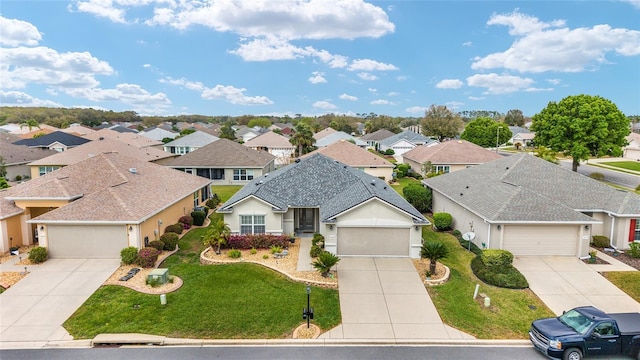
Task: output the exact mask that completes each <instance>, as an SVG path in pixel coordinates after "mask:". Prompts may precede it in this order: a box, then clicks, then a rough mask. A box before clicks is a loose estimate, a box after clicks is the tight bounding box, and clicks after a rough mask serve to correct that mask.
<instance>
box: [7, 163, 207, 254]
mask: <svg viewBox="0 0 640 360" xmlns="http://www.w3.org/2000/svg"><path fill="white" fill-rule="evenodd" d="M208 184H209V181H208V180H207V179H202V178H200V177H197V176H193V175H189V174H185V173H181V172H179V171H175V170H173V169H170V168H168V167H165V166H162V165H157V164H153V163H150V162H147V161H141V160H138V159H134V158H131V157H129V156H125V155H123V154H119V153H106V154H96V155H95V156H92V157H90V158H87V159H85V160H83V161H80V162H78V163H75V164H72V165H69V166H66V167H64V168H61V169H59V170H57V171H55V172H53V173H50V174H47V175H44V176H41V177H39V178H36V179H32V180H30V181H27V182H25V183H22V184H18V185H16V186H14V187H11V188H9V189H6V190H3V191H0V196H1V199H0V235H1V236H0V237H1V238H2V242H0V251H1V252H5V251H8V249H9V247H11V246H19V245H29V244H33V243H38V244H39V245H40V246H44V247H46V248H47V249H48V252H49V256H50V257H51V258H105V259H115V258H119V257H120V251H121V250H122V249H123V248H125V247H128V246H135V247H137V248H141V247H144V246H145V244H147V243H148V242H149V241H152V240H155V239H158V238H159V236H160V235H162V234H163V233H164V229H165V227H166V226H167V225H171V224H175V223H176V222H177V221H178V219H179V218H180V217H181V216H183V215H188V214H190V213H191V211H192V210H193V208H194V206H199V205H201V204H202V203H203V202H204V201H206V200H207V199H208V198H209V196H210V192H209V187H208Z"/></svg>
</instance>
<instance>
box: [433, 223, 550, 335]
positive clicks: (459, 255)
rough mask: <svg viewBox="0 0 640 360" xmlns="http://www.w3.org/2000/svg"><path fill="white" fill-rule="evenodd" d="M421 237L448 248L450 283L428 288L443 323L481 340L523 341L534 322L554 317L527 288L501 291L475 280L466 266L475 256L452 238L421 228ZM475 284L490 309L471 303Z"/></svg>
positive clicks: (447, 261)
mask: <svg viewBox="0 0 640 360" xmlns="http://www.w3.org/2000/svg"><path fill="white" fill-rule="evenodd" d="M423 237H424V239H425V240H439V241H442V242H444V243H445V244H446V246H447V248H448V249H449V256H448V257H447V258H445V259H443V260H442V263H443V264H445V265H447V266H448V267H449V268H450V270H451V277H450V279H449V281H448V282H447V283H445V284H443V285H439V286H433V287H429V288H427V290H428V292H429V295H430V296H431V299H432V300H433V302H434V304H435V305H436V308H437V309H438V312H439V313H440V316H441V317H442V320H443V321H444V322H445V323H446V324H448V325H450V326H453V327H455V328H457V329H459V330H461V331H464V332H466V333H468V334H471V335H473V336H475V337H477V338H480V339H526V338H527V332H528V330H529V327H530V326H531V322H532V321H533V320H535V319H539V318H543V317H553V316H554V314H553V312H551V310H549V309H548V308H547V307H546V305H545V304H544V303H543V302H542V301H541V300H540V299H539V298H538V297H537V296H536V295H535V294H534V293H533V292H532V291H531V290H529V289H525V290H512V289H503V288H498V287H495V286H491V285H487V284H485V283H483V282H481V281H480V280H478V278H476V277H475V275H473V272H472V271H471V267H470V265H469V264H470V262H471V259H472V258H473V257H474V254H472V253H470V252H468V251H467V250H465V249H463V248H462V247H461V246H460V244H459V243H458V240H457V239H456V238H455V237H454V236H453V235H450V234H447V233H439V232H434V231H432V230H430V229H427V228H423ZM476 284H480V292H481V293H485V294H486V295H487V296H488V297H489V298H490V299H491V306H490V307H489V308H485V307H484V305H483V301H484V300H483V299H481V298H480V297H478V300H473V291H474V289H475V286H476ZM530 305H531V306H532V307H535V309H531V308H530Z"/></svg>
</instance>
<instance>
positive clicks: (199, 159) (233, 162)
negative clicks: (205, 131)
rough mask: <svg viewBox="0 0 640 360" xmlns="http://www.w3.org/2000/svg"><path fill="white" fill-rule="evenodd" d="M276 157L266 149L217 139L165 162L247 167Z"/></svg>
mask: <svg viewBox="0 0 640 360" xmlns="http://www.w3.org/2000/svg"><path fill="white" fill-rule="evenodd" d="M275 158H276V157H275V156H273V155H271V154H269V153H268V152H266V151H258V150H253V149H251V148H248V147H246V146H244V145H242V144H238V143H237V142H235V141H231V140H228V139H218V140H216V141H214V142H212V143H210V144H209V145H206V146H203V147H201V148H198V149H196V150H194V151H191V152H189V153H187V154H184V155H182V156H180V157H177V158H175V159H171V160H169V161H168V162H166V163H165V165H166V166H171V167H185V166H193V167H245V168H247V167H249V168H263V167H265V166H267V165H268V164H269V163H271V162H272V161H274V159H275Z"/></svg>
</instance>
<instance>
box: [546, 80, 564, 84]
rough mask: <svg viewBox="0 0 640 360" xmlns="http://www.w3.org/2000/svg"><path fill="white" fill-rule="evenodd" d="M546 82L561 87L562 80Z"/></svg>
mask: <svg viewBox="0 0 640 360" xmlns="http://www.w3.org/2000/svg"><path fill="white" fill-rule="evenodd" d="M546 81H547V82H548V83H549V84H551V85H560V83H561V82H562V80H560V79H546Z"/></svg>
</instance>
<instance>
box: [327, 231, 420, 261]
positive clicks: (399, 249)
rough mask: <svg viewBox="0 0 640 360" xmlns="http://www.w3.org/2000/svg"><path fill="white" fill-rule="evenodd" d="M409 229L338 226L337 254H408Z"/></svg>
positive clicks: (403, 255)
mask: <svg viewBox="0 0 640 360" xmlns="http://www.w3.org/2000/svg"><path fill="white" fill-rule="evenodd" d="M409 230H410V229H406V228H405V229H399V228H343V227H340V228H338V255H339V256H340V255H346V256H349V255H352V256H354V255H361V256H402V257H405V256H406V257H408V256H409V238H410V234H409Z"/></svg>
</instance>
